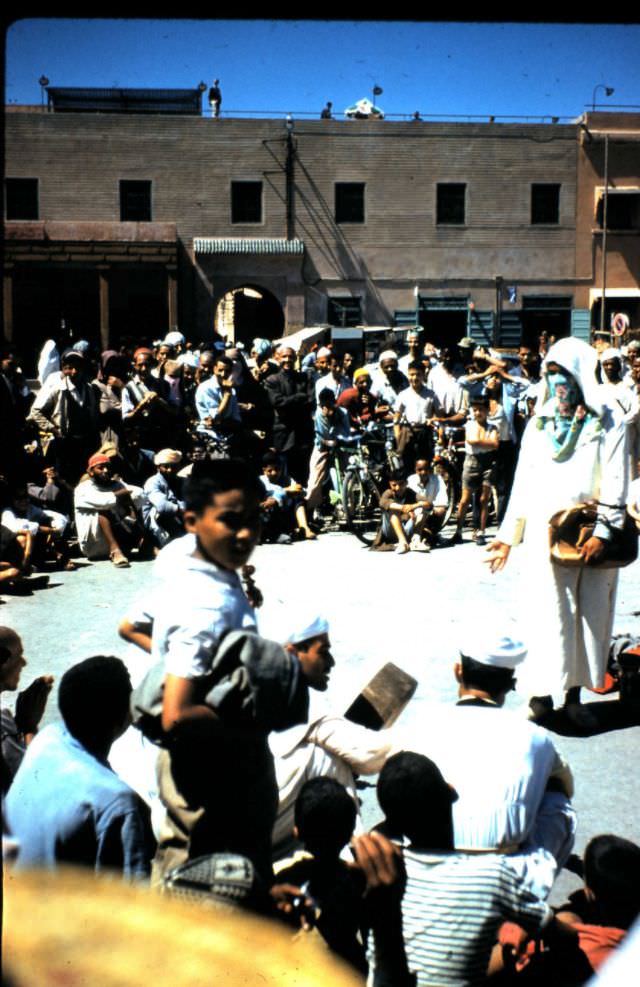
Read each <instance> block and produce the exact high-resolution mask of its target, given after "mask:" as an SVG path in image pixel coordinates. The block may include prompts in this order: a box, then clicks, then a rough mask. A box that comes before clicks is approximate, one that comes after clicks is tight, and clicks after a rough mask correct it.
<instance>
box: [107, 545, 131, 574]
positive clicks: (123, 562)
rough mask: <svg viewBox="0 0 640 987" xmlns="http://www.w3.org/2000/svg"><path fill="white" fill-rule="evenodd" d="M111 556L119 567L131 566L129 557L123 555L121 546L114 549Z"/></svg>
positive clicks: (126, 567)
mask: <svg viewBox="0 0 640 987" xmlns="http://www.w3.org/2000/svg"><path fill="white" fill-rule="evenodd" d="M109 558H110V559H111V561H112V562H113V564H114V566H115V567H116V568H117V569H128V568H129V559H128V558H127V556H126V555H123V553H122V552H121V551H120V549H119V548H116V549H114V550H113V552H112V553H111V555H110V556H109Z"/></svg>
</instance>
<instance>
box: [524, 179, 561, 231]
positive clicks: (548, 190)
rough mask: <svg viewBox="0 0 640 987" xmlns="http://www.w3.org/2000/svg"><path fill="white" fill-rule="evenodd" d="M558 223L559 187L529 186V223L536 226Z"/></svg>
mask: <svg viewBox="0 0 640 987" xmlns="http://www.w3.org/2000/svg"><path fill="white" fill-rule="evenodd" d="M559 222H560V186H559V185H532V186H531V223H532V225H534V226H536V225H538V224H544V223H556V224H557V223H559Z"/></svg>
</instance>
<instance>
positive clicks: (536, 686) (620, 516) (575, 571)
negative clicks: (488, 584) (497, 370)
mask: <svg viewBox="0 0 640 987" xmlns="http://www.w3.org/2000/svg"><path fill="white" fill-rule="evenodd" d="M596 364H597V356H596V353H595V350H593V349H592V348H591V347H590V346H588V345H587V344H586V343H584V342H582V341H581V340H578V339H574V338H571V337H569V338H566V339H561V340H559V341H558V342H557V343H555V344H554V345H553V346H552V347H551V349H550V350H549V352H548V353H547V355H546V358H545V360H544V363H543V368H542V369H543V382H542V389H541V393H540V397H539V400H538V405H537V408H536V413H535V415H534V416H533V418H532V419H531V420H530V422H529V424H528V425H527V428H526V431H525V434H524V437H523V441H522V448H521V450H520V456H519V460H518V467H517V471H516V476H515V481H514V485H513V490H512V493H511V498H510V500H509V505H508V507H507V511H506V514H505V517H504V521H503V522H502V525H501V526H500V529H499V531H498V533H497V536H496V540H495V541H494V542H493V543H492V544H491V545H490V546H489V548H488V549H487V551H488V553H489V556H488V559H487V562H488V564H489V566H490V568H491V571H492V572H497V571H499V570H500V569H502V568H504V566H505V564H506V562H507V559H508V557H509V552H510V551H511V547H512V546H514V545H516V544H518V543H519V542H520V541H521V540H522V541H523V543H524V550H525V551H526V553H527V555H526V565H523V582H522V585H521V587H520V592H521V609H522V614H521V617H522V627H523V632H524V633H526V643H527V645H528V648H529V655H528V658H527V661H526V663H525V665H524V666H523V668H522V674H521V675H520V676H519V678H520V679H521V681H522V683H523V685H524V687H525V688H526V689H528V691H529V695H531V696H532V697H533V698H532V699H531V700H530V704H529V705H530V706H531V710H532V716H533V718H536V717H540V716H542V715H544V713H545V712H547V711H549V710H550V709H552V708H553V698H552V695H551V693H559V692H561V691H564V693H565V707H566V709H567V712H568V715H569V716H570V717H571V719H572V720H573V721H574V722H576V723H577V724H578V725H581V726H585V727H586V726H590V725H592V724H591V722H590V721H591V720H592V719H593V717H592V716H590V715H589V713H588V711H587V710H586V709H584V708H583V707H581V706H580V687H581V686H587V687H598V686H601V685H602V684H603V680H604V673H605V668H606V660H607V653H608V649H609V641H610V637H611V628H612V625H613V612H614V606H615V598H616V587H617V582H618V573H617V570H616V569H601V568H598V566H597V565H596V563H597V561H598V559H599V558H600V556H601V555H602V553H603V551H604V549H605V544H604V543H605V542H606V541H608V540H609V539H610V537H611V532H610V529H609V527H608V526H607V524H604V523H601V522H599V523H598V524H597V525H596V527H595V529H594V532H593V536H592V537H591V538H589V540H588V541H587V542H586V543H585V544H584V546H583V547H582V549H581V554H582V557H583V559H584V565H583V566H577V567H574V568H566V567H564V566H558V565H556V564H555V563H553V562H551V560H550V556H549V535H548V530H549V519H550V518H551V517H552V515H553V514H555V513H556V512H557V511H560V510H562V509H564V508H567V507H570V506H572V505H574V504H578V503H580V502H581V501H585V500H598V501H600V503H601V504H603V505H604V504H606V505H614V506H608V507H604V506H602V507H600V508H599V513H601V514H602V515H603V516H604V517H605V518H606V519H607V521H608V522H609V523H610V524H611V525H613V526H614V527H615V528H622V525H623V521H624V506H623V505H624V504H625V501H626V491H627V475H626V474H627V463H626V457H625V438H626V437H625V428H624V427H623V426H621V425H619V424H616V423H615V422H614V421H613V418H612V416H611V413H610V412H608V411H607V410H606V409H605V408H604V407H603V405H602V402H601V398H600V396H599V389H598V383H597V381H596V377H595V369H596ZM617 505H620V506H619V507H618V506H617ZM524 561H525V560H524V559H523V562H524Z"/></svg>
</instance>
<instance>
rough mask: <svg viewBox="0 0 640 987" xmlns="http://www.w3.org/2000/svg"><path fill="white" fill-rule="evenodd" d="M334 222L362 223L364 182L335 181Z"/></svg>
mask: <svg viewBox="0 0 640 987" xmlns="http://www.w3.org/2000/svg"><path fill="white" fill-rule="evenodd" d="M336 223H364V182H336Z"/></svg>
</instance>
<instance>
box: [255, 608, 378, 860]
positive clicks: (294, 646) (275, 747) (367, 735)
mask: <svg viewBox="0 0 640 987" xmlns="http://www.w3.org/2000/svg"><path fill="white" fill-rule="evenodd" d="M295 612H296V613H297V615H298V622H297V626H296V627H295V629H293V630H291V632H290V633H289V635H288V637H287V640H286V643H285V648H286V649H287V651H289V652H291V653H292V654H294V655H295V656H296V657H297V659H298V661H299V662H300V667H301V669H302V671H303V674H304V675H305V677H306V679H307V683H308V685H309V688H310V689H311V690H312V692H311V694H310V700H311V710H310V714H309V721H308V723H304V724H300V725H299V726H295V727H291V728H290V729H289V730H281V731H279V732H278V733H272V734H271V736H270V737H269V746H270V747H271V750H272V752H273V755H274V758H275V768H276V778H277V780H278V791H279V805H278V815H277V817H276V821H275V825H274V827H273V838H272V843H273V859H274V861H276V860H279V859H280V858H281V857H284V856H285V855H287V854H290V853H293V852H294V850H295V849H296V848H297V846H298V844H297V842H296V838H295V835H294V825H293V823H294V805H295V802H296V799H297V797H298V795H299V793H300V790H301V788H302V786H303V784H304V783H305V782H306V781H308V780H309V779H310V778H316V777H319V776H325V777H331V778H334V779H335V780H336V781H339V782H340V784H341V785H344V786H345V788H346V789H347V791H348V792H349V794H350V795H351V798H352V799H353V802H354V804H355V805H356V806H358V805H359V802H358V792H357V789H356V782H355V777H354V775H361V774H365V775H373V774H377V773H378V772H379V771H380V769H381V767H382V765H383V764H384V762H385V759H386V758H387V756H388V755H389V752H390V751H391V750H392V747H393V742H392V739H391V735H390V734H389V732H388V731H387V730H383V731H377V730H370V729H367V728H366V727H363V726H360V724H358V723H352V722H351V721H350V720H347V719H346V718H345V717H344V716H341V715H338V714H336V713H335V712H331V710H330V709H329V708H327V705H326V703H324V702H323V699H324V697H325V694H326V692H327V689H328V686H329V676H330V674H331V669H332V668H333V666H334V665H335V661H334V658H333V655H332V653H331V642H330V640H329V623H328V621H327V620H326V619H325V618H324V617H321V616H319V615H318V614H317V613H309V612H308V611H307V612H305V606H304V604H301V605H300V606H299V607H296V608H295ZM287 613H288V611H287ZM286 619H287V620H288V626H291V624H290V617H287V618H286ZM357 828H358V830H359V831H361V829H362V826H361V823H360V818H359V811H358V815H357Z"/></svg>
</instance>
